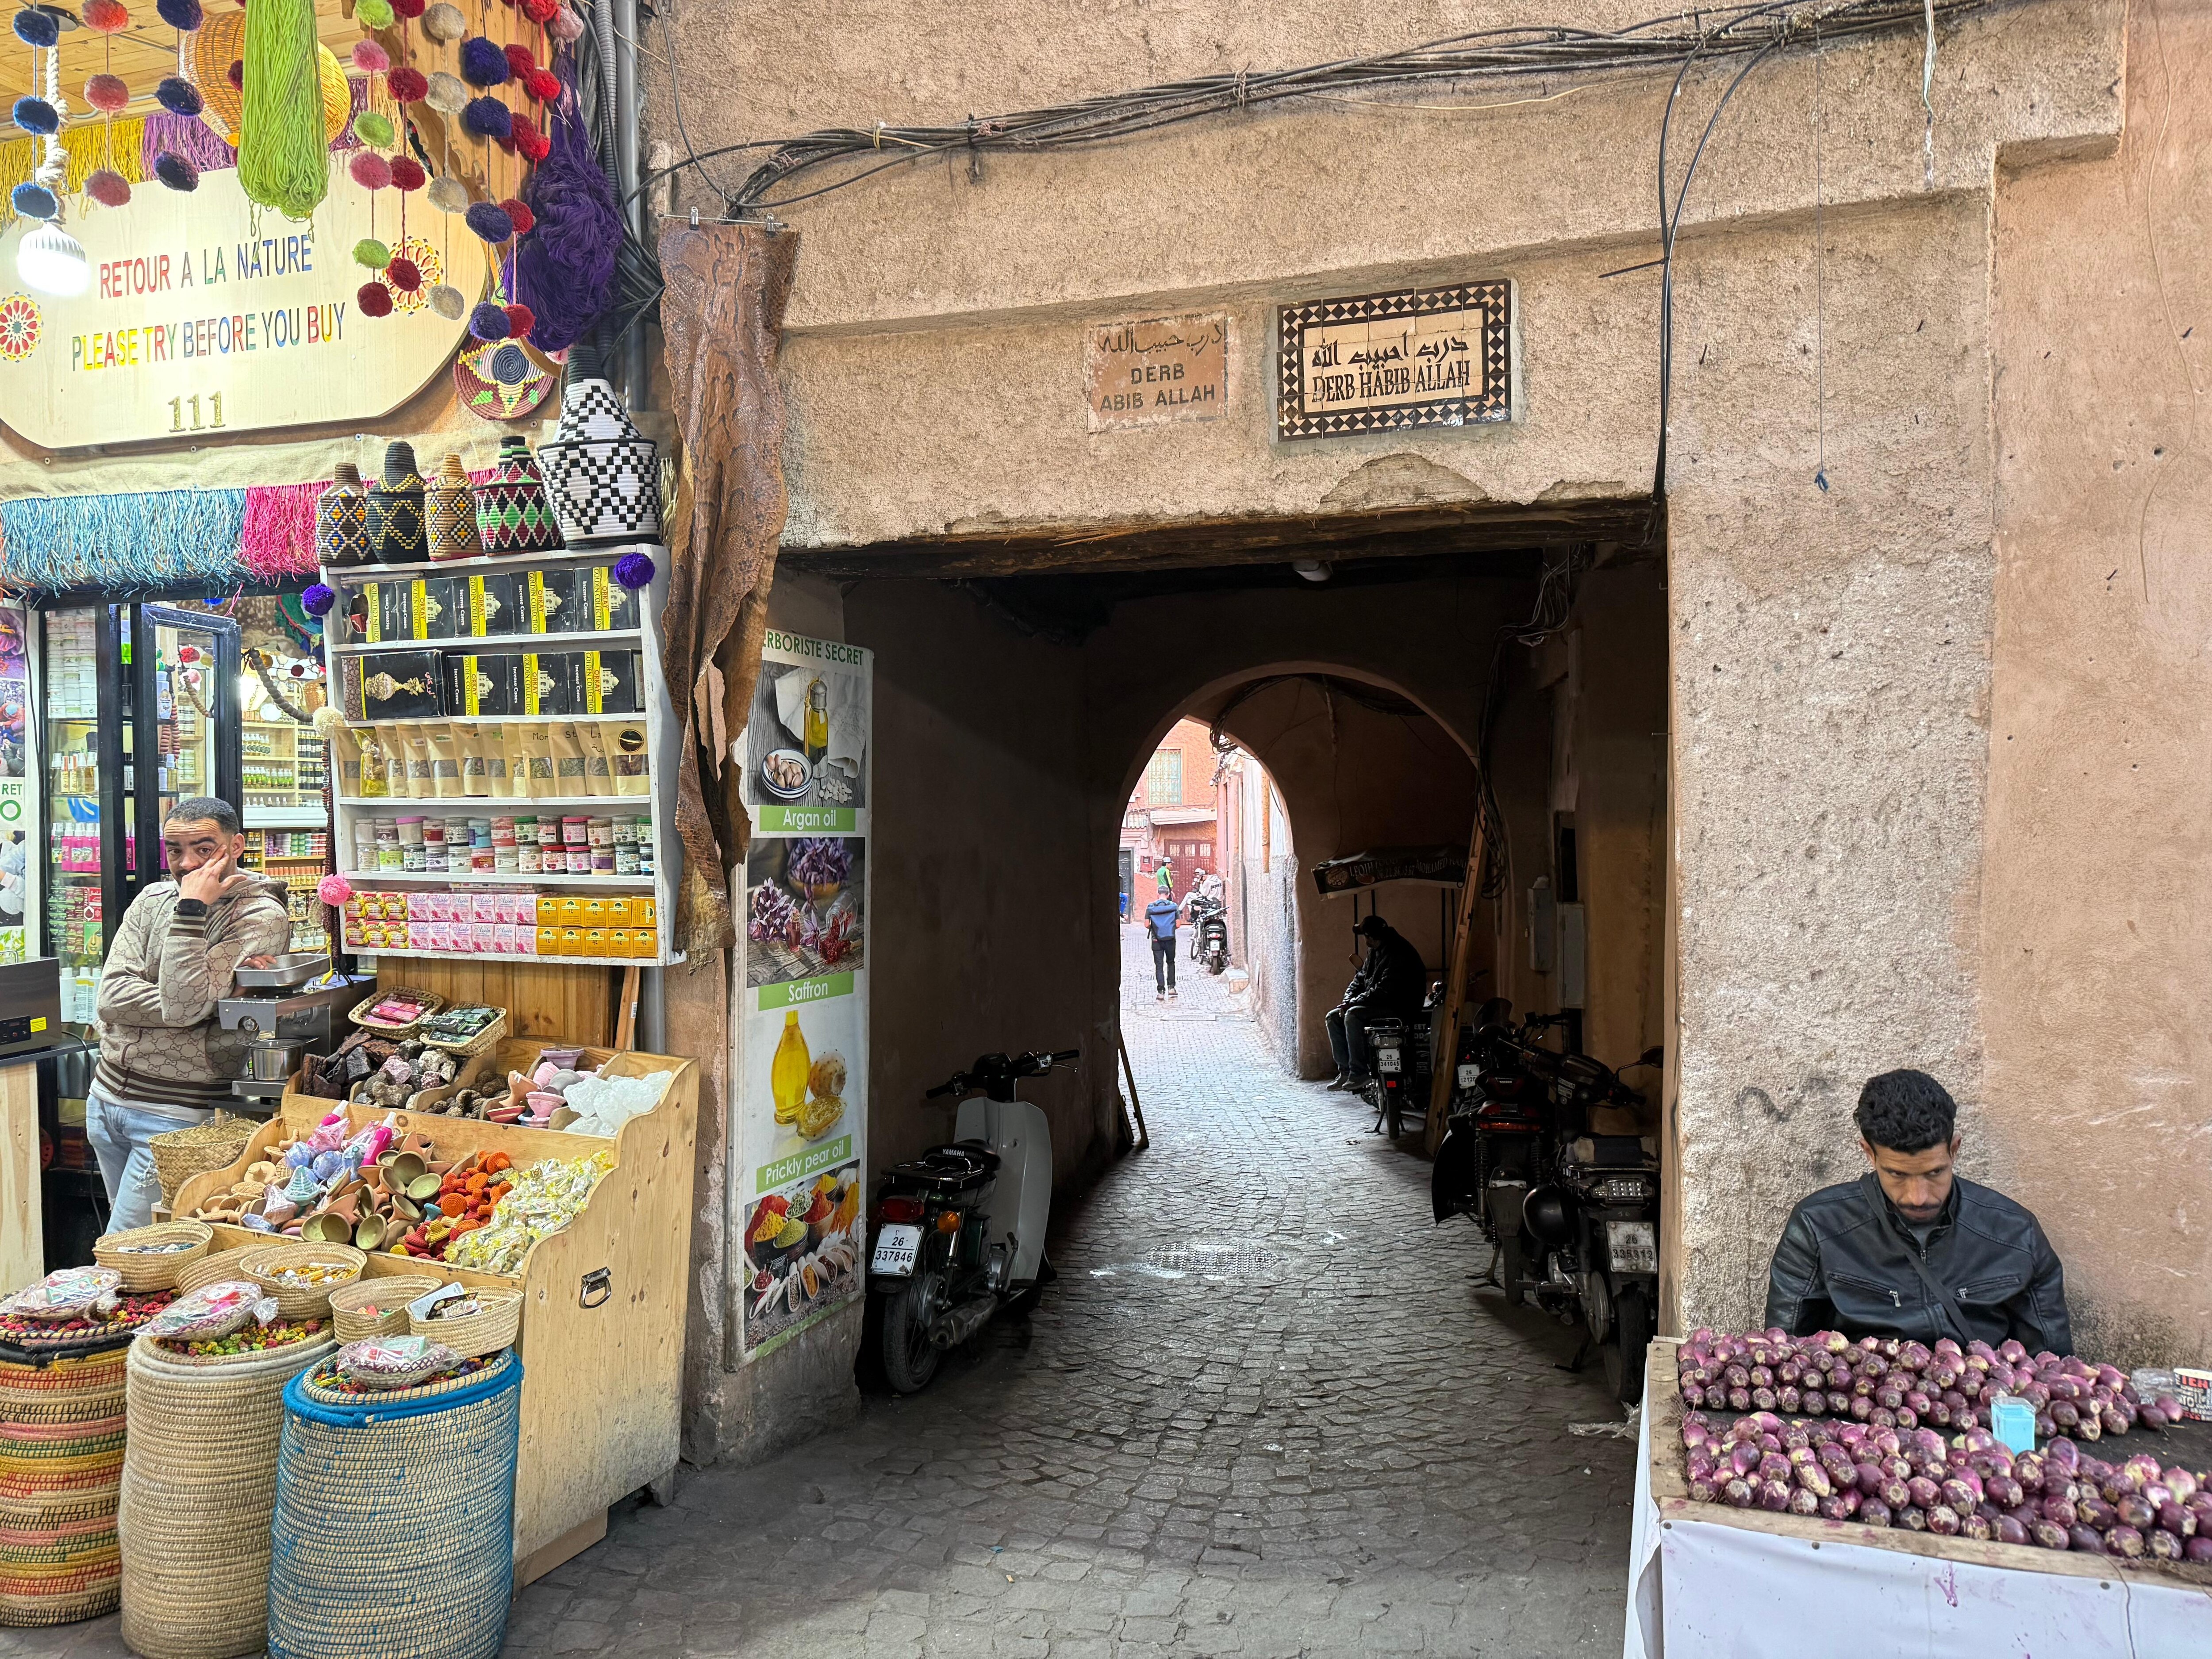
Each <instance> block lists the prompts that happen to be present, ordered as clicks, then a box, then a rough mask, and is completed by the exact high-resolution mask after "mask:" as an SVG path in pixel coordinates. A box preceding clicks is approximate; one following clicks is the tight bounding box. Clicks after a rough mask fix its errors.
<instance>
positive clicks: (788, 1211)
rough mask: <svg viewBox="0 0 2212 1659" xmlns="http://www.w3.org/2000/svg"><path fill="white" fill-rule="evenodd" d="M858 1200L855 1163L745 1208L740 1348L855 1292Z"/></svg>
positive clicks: (861, 1266)
mask: <svg viewBox="0 0 2212 1659" xmlns="http://www.w3.org/2000/svg"><path fill="white" fill-rule="evenodd" d="M860 1197H861V1194H860V1161H859V1160H858V1159H857V1158H856V1159H854V1161H853V1162H851V1163H849V1164H841V1165H840V1166H839V1167H837V1168H836V1169H835V1170H824V1171H823V1173H821V1174H819V1175H813V1176H805V1177H804V1178H802V1179H800V1180H798V1181H794V1182H789V1183H788V1184H787V1185H784V1186H781V1187H778V1188H775V1190H774V1191H773V1192H769V1193H765V1194H762V1195H761V1196H760V1197H759V1198H758V1199H757V1200H754V1201H752V1202H751V1203H750V1204H749V1205H748V1206H747V1207H746V1210H745V1264H746V1266H747V1267H748V1268H750V1273H751V1277H750V1279H749V1280H748V1281H747V1289H746V1292H745V1299H744V1321H745V1331H744V1340H745V1346H746V1347H748V1348H752V1349H757V1348H759V1347H761V1346H763V1345H764V1344H766V1343H769V1342H772V1341H774V1340H776V1339H777V1338H778V1337H781V1336H786V1335H788V1334H790V1333H792V1332H793V1331H795V1330H797V1329H799V1328H801V1327H802V1326H805V1325H807V1324H810V1323H811V1322H813V1320H814V1319H815V1318H816V1317H817V1316H819V1315H821V1314H823V1313H826V1312H828V1311H829V1310H830V1309H831V1308H834V1307H836V1306H838V1305H839V1304H842V1303H843V1302H845V1301H846V1300H848V1298H849V1297H853V1296H854V1295H856V1294H857V1293H858V1292H859V1291H860V1285H861V1283H862V1278H863V1275H864V1273H866V1260H865V1255H864V1252H865V1249H866V1243H867V1240H866V1232H867V1223H866V1220H865V1219H864V1218H862V1216H861V1214H860Z"/></svg>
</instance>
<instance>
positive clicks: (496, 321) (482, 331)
mask: <svg viewBox="0 0 2212 1659" xmlns="http://www.w3.org/2000/svg"><path fill="white" fill-rule="evenodd" d="M469 332H470V333H471V334H472V335H474V336H475V337H477V339H479V340H504V339H505V338H506V337H507V312H506V309H505V308H504V307H501V306H496V305H494V304H493V303H492V302H491V301H489V300H486V301H483V303H482V304H481V305H479V306H477V308H476V309H475V310H474V311H472V312H471V313H469Z"/></svg>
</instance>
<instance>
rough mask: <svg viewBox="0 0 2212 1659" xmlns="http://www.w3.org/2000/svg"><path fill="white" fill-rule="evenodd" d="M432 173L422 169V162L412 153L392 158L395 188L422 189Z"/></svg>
mask: <svg viewBox="0 0 2212 1659" xmlns="http://www.w3.org/2000/svg"><path fill="white" fill-rule="evenodd" d="M429 176H430V175H429V174H428V173H424V172H423V171H422V163H421V162H420V161H416V159H415V158H414V157H413V156H411V155H395V156H393V157H392V188H393V189H394V190H420V189H422V183H423V180H424V179H428V177H429Z"/></svg>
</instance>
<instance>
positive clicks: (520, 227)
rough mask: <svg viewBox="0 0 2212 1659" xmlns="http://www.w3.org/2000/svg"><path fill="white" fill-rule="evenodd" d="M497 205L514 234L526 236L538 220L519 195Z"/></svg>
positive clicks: (518, 332) (518, 330)
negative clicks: (511, 224) (510, 223)
mask: <svg viewBox="0 0 2212 1659" xmlns="http://www.w3.org/2000/svg"><path fill="white" fill-rule="evenodd" d="M499 205H500V208H501V210H502V211H503V212H505V213H506V215H507V218H508V220H509V221H510V222H512V223H513V226H514V234H516V235H518V236H527V235H529V234H530V228H531V227H532V225H534V224H536V223H537V222H538V216H537V215H536V214H534V213H532V211H531V210H529V209H528V208H527V207H526V206H524V205H523V204H522V201H521V199H520V197H513V196H510V197H507V200H505V201H504V202H501V204H499ZM515 332H516V333H517V334H520V333H521V332H522V331H521V330H520V329H519V328H518V329H517V330H515Z"/></svg>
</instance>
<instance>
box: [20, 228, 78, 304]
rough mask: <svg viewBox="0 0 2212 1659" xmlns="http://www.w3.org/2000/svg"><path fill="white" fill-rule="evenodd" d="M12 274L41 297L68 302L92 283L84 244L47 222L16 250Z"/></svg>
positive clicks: (25, 238)
mask: <svg viewBox="0 0 2212 1659" xmlns="http://www.w3.org/2000/svg"><path fill="white" fill-rule="evenodd" d="M15 272H16V275H18V276H21V278H22V279H23V281H24V283H25V284H26V285H27V286H28V287H31V288H34V289H37V290H38V291H39V292H40V293H41V294H52V295H56V296H58V297H59V298H62V299H70V298H72V297H74V296H75V295H79V294H82V293H83V292H84V291H85V289H87V288H88V287H90V286H91V284H92V264H91V261H89V260H88V259H87V258H85V253H84V244H83V243H82V242H80V241H78V240H77V239H76V237H74V236H72V235H70V234H69V232H67V231H65V230H64V229H63V228H61V227H60V226H59V225H58V224H56V223H54V222H52V221H51V220H49V221H48V222H46V223H45V224H43V225H40V227H39V228H37V229H35V230H33V231H32V232H31V233H30V234H27V235H26V236H25V237H24V238H23V240H22V241H21V243H19V244H18V245H17V246H16V248H15Z"/></svg>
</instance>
